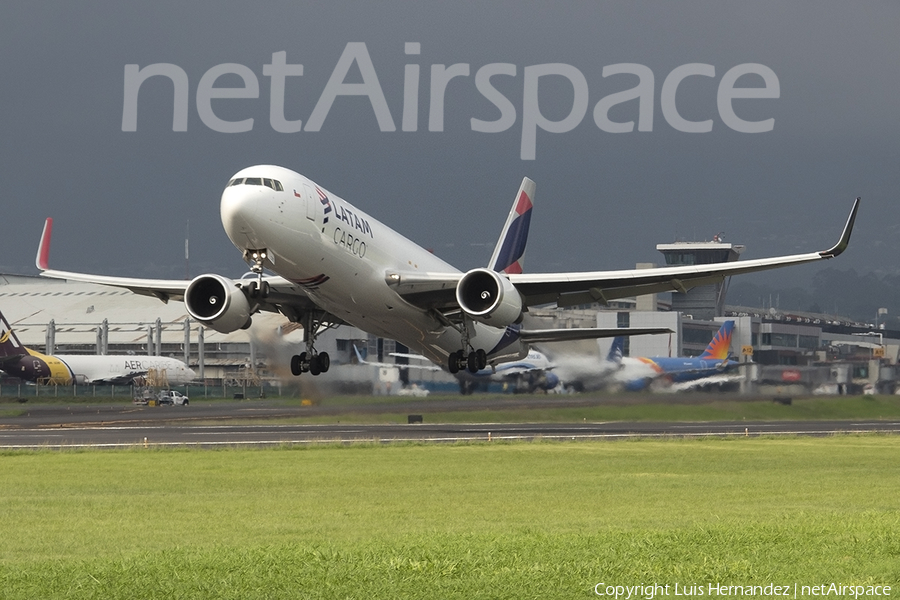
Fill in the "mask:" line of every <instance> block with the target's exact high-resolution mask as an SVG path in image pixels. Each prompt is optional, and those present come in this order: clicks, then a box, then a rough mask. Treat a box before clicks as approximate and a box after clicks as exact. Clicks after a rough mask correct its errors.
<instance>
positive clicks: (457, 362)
mask: <svg viewBox="0 0 900 600" xmlns="http://www.w3.org/2000/svg"><path fill="white" fill-rule="evenodd" d="M486 366H487V353H486V352H485V351H484V350H480V349H479V350H474V351H472V352H469V353H468V354H466V353H465V352H464V351H463V350H457V351H456V352H452V353H451V354H450V359H449V361H448V364H447V368H448V370H449V371H450V372H451V373H453V374H454V375H455V374H456V373H459V372H460V371H462V370H463V369H465V370H467V371H469V373H477V372H478V371H480V370H481V369H483V368H485V367H486Z"/></svg>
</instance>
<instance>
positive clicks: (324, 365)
mask: <svg viewBox="0 0 900 600" xmlns="http://www.w3.org/2000/svg"><path fill="white" fill-rule="evenodd" d="M320 324H321V321H320V320H319V319H317V318H316V317H315V315H314V314H313V313H311V312H310V313H307V314H306V315H305V317H304V319H303V329H304V330H305V332H306V352H301V353H300V354H295V355H294V356H292V357H291V374H292V375H294V376H295V377H296V376H297V375H300V374H302V373H310V374H312V375H319V374H320V373H327V372H328V368H329V367H330V366H331V358H330V357H329V356H328V353H327V352H316V348H315V344H316V337H317V336H318V331H319V325H320Z"/></svg>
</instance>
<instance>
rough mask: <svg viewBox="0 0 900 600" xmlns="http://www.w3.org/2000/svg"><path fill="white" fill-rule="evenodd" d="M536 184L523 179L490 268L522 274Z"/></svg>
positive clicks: (492, 257)
mask: <svg viewBox="0 0 900 600" xmlns="http://www.w3.org/2000/svg"><path fill="white" fill-rule="evenodd" d="M534 190H535V183H534V182H533V181H532V180H530V179H528V178H527V177H525V178H523V179H522V185H520V186H519V192H518V193H517V194H516V199H515V201H514V202H513V205H512V208H511V209H510V210H509V215H508V216H507V217H506V224H505V225H504V226H503V231H502V232H501V233H500V239H499V240H497V246H496V247H495V248H494V254H493V255H492V256H491V262H490V264H489V265H488V268H489V269H491V270H492V271H497V272H503V273H509V274H512V273H521V272H522V263H523V258H524V256H525V243H526V242H527V241H528V228H529V226H530V225H531V209H532V207H533V205H532V201H533V200H534Z"/></svg>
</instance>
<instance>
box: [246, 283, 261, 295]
mask: <svg viewBox="0 0 900 600" xmlns="http://www.w3.org/2000/svg"><path fill="white" fill-rule="evenodd" d="M247 295H248V296H249V297H251V298H256V297H257V296H259V287H257V285H256V282H255V281H251V282H250V283H249V284H248V285H247Z"/></svg>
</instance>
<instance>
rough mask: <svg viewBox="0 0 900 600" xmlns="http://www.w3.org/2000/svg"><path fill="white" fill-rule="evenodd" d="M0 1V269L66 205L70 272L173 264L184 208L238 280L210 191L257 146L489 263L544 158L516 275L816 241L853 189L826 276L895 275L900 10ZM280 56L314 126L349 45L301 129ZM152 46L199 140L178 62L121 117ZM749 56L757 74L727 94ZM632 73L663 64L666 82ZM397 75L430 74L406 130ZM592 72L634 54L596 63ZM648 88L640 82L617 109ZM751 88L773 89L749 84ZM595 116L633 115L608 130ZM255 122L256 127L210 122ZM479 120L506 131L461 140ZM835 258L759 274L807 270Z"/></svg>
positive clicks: (25, 261) (59, 228)
mask: <svg viewBox="0 0 900 600" xmlns="http://www.w3.org/2000/svg"><path fill="white" fill-rule="evenodd" d="M0 17H2V18H0V65H2V66H0V68H2V74H3V85H2V88H0V98H2V103H0V106H2V108H3V112H2V114H0V172H2V181H3V183H4V189H3V195H4V198H3V201H2V207H3V211H2V222H3V224H4V227H3V231H4V235H3V239H2V246H0V247H2V252H0V271H2V272H8V273H9V272H12V273H36V269H35V268H34V254H35V250H36V247H37V242H38V238H39V234H40V230H41V227H42V224H43V220H44V219H45V218H46V217H48V216H52V217H54V220H55V228H54V237H53V247H52V252H51V265H52V266H53V267H54V268H59V269H67V270H80V271H87V272H95V273H102V274H115V275H128V274H130V275H135V276H146V277H176V278H180V277H183V276H184V275H185V267H186V266H185V260H184V238H185V233H186V229H187V223H188V221H189V222H190V248H191V257H190V265H189V269H190V274H191V275H192V276H193V275H197V274H199V273H201V272H206V271H217V272H221V273H223V274H226V275H232V276H238V275H240V274H241V273H243V272H244V271H245V270H246V269H245V267H244V263H243V262H242V261H241V260H240V255H239V252H238V251H237V250H236V249H235V248H234V247H233V246H232V245H231V243H230V242H229V240H228V238H227V237H226V236H225V234H224V232H223V230H222V228H221V222H220V220H219V209H218V202H219V196H220V194H221V190H222V188H223V186H224V185H225V183H226V182H227V181H228V180H229V178H230V176H231V175H232V174H233V173H235V172H236V171H238V170H239V169H241V168H243V167H245V166H248V165H252V164H261V163H271V164H278V165H282V166H285V167H288V168H291V169H294V170H296V171H299V172H301V173H303V174H304V175H307V176H308V177H310V178H312V179H313V180H315V181H316V182H317V183H319V184H321V185H322V186H323V187H325V188H327V189H329V190H330V191H331V192H333V193H335V194H337V195H339V196H341V197H343V198H344V199H345V200H347V201H349V202H351V203H353V204H356V205H357V206H358V207H360V208H361V209H363V210H364V211H366V212H368V213H369V214H371V215H372V216H374V217H375V218H377V219H379V220H381V221H382V222H384V223H386V224H388V225H390V226H392V227H393V228H395V229H396V230H398V231H400V232H401V233H403V234H404V235H406V236H407V237H409V238H411V239H412V240H414V241H416V242H418V243H420V244H421V245H423V246H426V247H428V248H432V249H433V250H434V251H435V252H436V253H437V254H439V255H440V256H442V257H443V258H445V259H446V260H448V261H449V262H451V263H453V264H455V265H457V266H458V267H460V268H463V269H465V268H472V267H476V266H483V265H484V264H485V263H486V262H487V260H488V258H489V256H490V253H491V249H492V247H493V244H494V242H495V239H496V237H497V235H498V233H499V230H500V228H501V226H502V223H503V220H504V218H505V215H506V213H507V211H508V210H509V205H510V204H511V202H512V200H513V196H514V194H515V192H516V189H517V187H518V185H519V183H520V181H521V179H522V177H523V176H528V177H530V178H532V179H534V180H535V181H536V182H537V194H536V202H535V213H534V217H533V220H532V226H531V235H530V237H529V245H528V251H527V254H526V260H525V269H526V270H528V271H532V272H538V271H570V270H593V269H607V268H609V269H612V268H630V267H632V266H633V265H634V263H635V262H656V261H659V260H660V258H661V256H660V255H659V254H658V253H657V252H656V250H655V246H656V244H657V243H663V242H672V241H675V240H708V239H711V238H712V236H713V235H714V234H716V233H719V232H724V237H725V239H726V241H731V242H734V243H741V244H745V245H746V246H747V251H746V253H745V254H744V256H745V257H749V258H758V257H763V256H769V255H776V254H784V253H795V252H807V251H814V250H821V249H824V248H827V247H829V246H830V245H831V244H832V243H833V242H835V241H836V239H837V236H838V235H839V233H840V229H841V227H842V225H843V223H844V220H845V218H846V215H847V213H848V211H849V209H850V206H851V202H852V199H853V198H855V197H856V196H862V197H863V205H862V208H861V211H860V216H859V219H858V221H857V226H856V230H855V232H854V237H853V241H852V243H851V245H850V249H849V250H848V252H847V253H846V254H845V255H844V256H842V257H840V258H838V259H836V260H835V261H833V262H830V263H828V266H834V267H837V268H851V267H852V268H855V269H857V270H860V271H864V272H868V271H876V272H878V273H894V272H896V271H897V264H898V260H897V257H898V256H900V236H898V228H900V203H898V190H900V152H898V147H900V131H898V130H900V35H898V31H900V3H897V2H888V1H884V2H856V3H846V2H826V3H822V2H816V3H812V2H782V1H777V2H720V1H710V2H699V1H693V0H691V1H687V2H678V3H661V2H649V1H648V2H641V1H637V2H635V1H629V2H598V1H595V0H592V1H586V2H564V3H547V2H520V1H516V2H445V3H426V2H412V1H387V2H347V1H332V2H316V3H313V2H296V1H294V2H266V1H255V2H252V3H251V2H246V3H244V2H193V3H184V2H180V1H179V2H175V1H169V0H163V1H156V2H152V3H151V2H146V3H123V2H118V1H116V2H113V1H106V2H104V1H98V0H88V1H85V2H56V3H49V4H48V3H34V2H28V3H26V2H7V3H4V4H3V6H2V8H0ZM408 43H413V44H415V43H418V54H407V52H408V51H411V50H412V49H414V48H415V46H414V45H411V46H408ZM360 48H363V49H364V50H363V52H362V54H364V55H365V56H367V57H368V58H369V59H370V60H371V69H369V71H368V73H369V77H371V73H374V74H375V75H376V76H377V86H374V87H373V86H372V79H371V78H369V79H367V77H366V73H364V71H366V68H365V65H363V64H362V63H361V62H360V60H358V59H359V57H360V56H361V54H360V51H359V49H360ZM354 49H355V50H354ZM281 52H284V53H285V55H284V56H285V57H286V63H287V64H288V65H303V67H302V68H303V74H302V76H298V75H290V76H288V77H286V83H285V88H284V101H283V114H282V115H275V117H278V116H280V117H281V118H282V121H287V122H288V123H296V122H297V121H300V122H301V124H302V125H303V126H309V125H310V123H311V122H312V121H314V119H311V117H312V116H313V113H314V108H315V107H316V106H317V104H322V97H323V96H327V93H326V88H327V87H328V82H329V79H330V78H332V77H333V76H334V75H335V73H337V75H341V71H340V66H339V65H340V64H341V58H342V56H343V57H344V58H345V60H346V59H348V58H349V57H355V58H354V61H353V63H352V64H351V67H350V69H349V70H348V71H347V72H346V76H345V77H343V79H339V80H336V81H335V84H336V85H337V86H338V87H332V88H331V89H333V90H334V89H337V90H339V91H342V93H340V94H338V95H337V96H336V97H333V102H332V103H331V105H330V108H329V109H328V110H327V111H325V112H323V113H321V115H320V116H324V120H322V119H321V118H320V119H319V121H320V123H319V126H318V127H315V128H311V129H312V130H301V131H294V132H289V133H286V132H282V131H279V130H278V128H279V126H277V125H274V124H273V123H274V121H273V113H280V112H282V111H281V109H280V108H278V107H275V108H273V103H272V102H271V100H272V98H271V97H272V95H273V94H272V85H271V83H272V82H273V81H274V80H275V78H274V77H271V76H270V75H269V74H267V72H266V71H267V69H266V68H265V67H264V65H269V64H271V63H273V55H275V54H277V53H281ZM158 64H167V65H174V66H177V67H178V69H180V70H182V71H183V72H184V73H185V74H186V76H187V80H188V98H187V103H186V104H187V123H186V131H173V115H175V113H176V110H175V108H176V105H177V104H178V103H177V102H176V100H175V99H174V93H173V89H174V86H173V84H172V83H171V81H169V80H168V79H166V78H165V77H162V76H155V77H150V78H147V79H146V80H145V81H144V82H143V84H142V85H141V87H140V88H139V94H138V96H137V103H136V106H137V119H136V125H135V127H134V129H135V130H134V131H123V127H124V128H125V129H128V127H126V126H124V125H123V115H124V114H125V113H126V112H127V102H126V100H127V97H126V93H125V87H126V86H125V82H126V65H137V67H136V68H139V69H143V68H146V67H148V66H149V65H158ZM229 64H230V65H238V66H240V67H241V68H242V69H243V71H244V72H250V73H252V75H251V77H250V79H252V80H255V81H256V83H257V84H258V92H257V93H256V94H255V97H252V96H253V94H249V95H250V96H251V97H245V98H213V99H212V100H208V101H207V102H208V105H209V107H210V109H209V111H207V112H208V114H206V115H204V114H203V113H202V111H200V110H198V96H200V97H201V99H202V97H203V96H204V95H205V96H208V95H209V94H210V92H209V90H210V87H211V86H210V85H206V86H203V85H202V79H203V77H204V74H206V73H207V72H209V71H210V70H211V69H214V68H215V67H217V66H219V65H229ZM623 64H625V65H631V66H627V67H613V66H615V65H623ZM748 64H750V65H757V66H756V67H752V68H751V70H752V72H750V73H749V74H745V75H744V76H742V77H740V78H738V79H737V80H736V82H732V84H730V87H729V84H728V83H727V82H725V83H724V84H723V79H724V78H725V76H726V74H727V73H728V72H729V71H731V69H733V68H735V67H739V66H740V65H748ZM434 65H443V67H445V68H443V67H440V66H439V67H437V68H435V67H433V66H434ZM453 65H459V66H456V67H454V66H453ZM463 65H467V66H465V67H464V66H463ZM541 65H547V66H545V67H541ZM634 65H637V66H639V67H643V68H645V71H642V72H645V73H646V72H650V73H652V76H653V77H652V82H650V86H651V87H649V88H647V87H646V86H647V84H648V81H646V80H644V79H639V77H638V75H637V74H631V73H634V72H635V70H636V69H638V67H635V66H634ZM685 65H687V66H685ZM692 65H693V66H692ZM698 65H699V66H698ZM408 66H412V67H409V69H410V70H414V69H413V67H415V68H417V69H418V72H419V85H418V87H417V88H410V89H417V92H416V94H415V96H414V97H417V98H418V103H417V106H418V114H417V119H415V120H407V119H411V117H410V116H409V114H408V112H409V110H410V107H409V106H406V104H408V102H405V101H404V98H405V97H404V81H405V79H404V77H405V75H404V74H405V73H406V72H407V70H408ZM604 67H613V68H612V69H611V70H610V71H615V70H616V69H617V68H618V69H620V70H621V69H622V68H624V69H625V70H626V71H627V72H626V73H623V74H613V73H612V72H610V73H609V74H608V76H607V77H604V76H603V71H604ZM169 68H171V67H169ZM291 68H294V69H296V67H291ZM482 68H485V71H484V73H482V74H484V75H487V74H489V73H490V72H493V71H496V72H497V73H498V74H494V75H493V77H491V78H490V79H487V81H488V82H489V83H490V85H491V87H492V91H493V95H491V93H484V91H483V90H484V89H488V91H489V92H490V91H491V89H490V88H485V87H479V86H478V85H477V84H478V77H477V74H478V73H479V70H480V69H482ZM221 69H222V71H223V72H226V74H225V75H222V76H221V77H218V78H215V77H214V75H215V73H216V71H212V74H211V75H209V76H208V77H213V79H211V81H212V84H214V85H213V86H212V87H214V88H226V89H227V88H230V89H232V90H233V89H235V88H239V87H243V81H245V80H246V79H245V80H242V79H241V77H240V76H239V75H238V74H237V73H238V72H239V71H240V70H241V69H237V68H235V67H233V66H232V67H221ZM454 69H455V70H454ZM753 69H755V70H753ZM435 72H436V73H438V74H440V73H444V74H445V75H446V74H452V73H460V74H459V75H458V76H456V77H453V78H451V79H449V80H448V81H447V82H446V83H447V84H446V87H445V88H444V89H443V117H442V119H440V118H439V117H440V114H439V112H437V111H438V108H439V105H440V103H439V102H436V100H435V98H433V97H432V96H434V94H433V91H434V89H435V86H434V82H433V81H432V74H433V73H435ZM543 72H546V73H549V74H547V75H544V76H542V77H537V75H538V74H540V73H543ZM763 72H765V73H770V74H771V75H773V76H774V78H775V82H776V85H775V87H773V86H772V85H771V84H772V81H771V80H766V79H765V78H764V76H763V74H762V73H763ZM462 73H468V75H465V74H462ZM685 73H687V75H686V76H683V78H679V77H681V75H679V74H682V75H683V74H685ZM567 74H568V75H567ZM579 77H580V80H579ZM529 80H530V81H531V82H532V84H533V85H532V86H531V87H530V88H529ZM639 81H643V82H644V83H643V85H644V86H645V87H644V88H643V89H644V91H646V90H647V89H649V90H650V91H651V95H650V96H647V95H646V94H645V96H644V97H643V98H641V99H638V98H634V99H631V100H627V101H625V96H618V97H614V98H613V99H610V100H606V101H604V98H607V97H609V96H610V95H612V94H616V93H619V92H627V91H628V90H632V89H634V88H636V86H638V82H639ZM580 82H582V83H583V84H586V87H583V86H582V87H579V86H580V85H582V83H580ZM407 83H410V82H409V81H407ZM352 84H358V85H357V87H356V88H353V87H352ZM666 84H669V85H668V91H669V93H670V97H669V100H668V105H667V100H666V98H665V90H666V88H667V85H666ZM341 86H343V87H341ZM365 86H368V87H365ZM535 86H537V87H536V89H537V91H534V90H535ZM766 86H768V87H766ZM361 87H365V89H366V90H368V92H372V90H374V89H376V88H378V89H380V93H381V94H383V98H384V101H385V102H386V107H387V109H386V111H385V109H383V108H381V109H379V107H378V104H379V102H378V98H376V97H375V95H374V94H371V93H370V94H369V95H355V96H353V95H348V94H347V93H345V92H347V91H349V90H351V89H360V88H361ZM201 88H204V89H206V90H207V91H206V92H202V91H201V92H200V93H198V91H200V90H201ZM731 88H734V90H735V92H736V93H737V94H738V95H735V96H734V98H733V99H731V100H728V99H727V98H726V103H725V106H726V113H727V112H728V109H729V107H730V111H731V113H732V115H733V117H737V119H739V121H737V122H738V123H749V124H751V126H755V127H761V128H765V127H766V125H765V123H770V125H769V126H768V128H769V129H770V130H768V131H762V132H759V133H747V132H743V131H738V130H736V129H735V128H734V127H733V126H730V125H729V123H730V124H731V125H734V123H735V122H736V121H735V120H734V118H733V117H732V118H731V120H729V116H728V115H727V114H725V115H723V113H722V110H723V109H722V102H721V100H722V93H723V90H724V91H725V92H726V95H727V92H728V89H731ZM744 88H759V89H758V90H757V93H758V95H760V96H764V97H757V98H741V97H740V95H739V94H741V93H742V92H741V91H740V90H741V89H744ZM529 90H531V91H529ZM251 91H252V90H251ZM673 91H674V99H673V98H672V97H671V94H672V92H673ZM216 93H218V92H212V94H213V95H215V94H216ZM743 93H744V94H746V92H743ZM775 94H777V97H773V95H775ZM276 95H277V94H276ZM766 96H767V97H766ZM491 98H493V100H492V99H491ZM498 98H499V100H498ZM503 99H505V100H503ZM648 99H649V100H648ZM407 100H408V98H407ZM585 100H586V104H585ZM504 102H505V104H504ZM276 104H277V103H276ZM180 106H182V107H183V106H184V103H181V104H180ZM642 109H644V111H645V112H644V113H643V114H642V113H641V111H642ZM321 110H323V111H324V110H325V106H323V107H321ZM379 110H380V111H381V112H380V113H379ZM648 110H652V113H650V112H647V111H648ZM210 114H211V115H214V118H215V119H218V120H219V121H218V122H219V123H220V125H217V124H216V122H215V121H214V120H211V119H210V118H209V115H210ZM385 115H387V117H388V118H387V119H385V118H384V117H385ZM598 115H599V117H600V121H601V122H604V123H613V124H615V123H619V124H621V123H626V124H627V123H633V126H632V130H631V131H630V132H623V133H612V132H609V131H605V130H603V129H602V128H601V127H600V126H599V125H598V123H597V119H596V117H597V116H598ZM651 116H652V121H651V119H650V117H651ZM248 119H252V120H253V121H252V126H251V127H250V128H249V131H243V132H238V133H223V132H222V131H221V129H223V126H222V125H221V123H226V124H227V123H240V122H245V123H248V121H247V120H248ZM473 119H474V120H476V121H477V122H478V123H482V124H487V125H486V127H487V128H491V127H492V128H493V130H494V131H493V132H484V131H476V130H473ZM604 119H605V120H604ZM679 119H680V120H679ZM275 121H277V119H275ZM435 123H439V124H440V127H436V126H435ZM410 124H412V126H410ZM754 124H755V125H754ZM184 128H185V127H182V129H184ZM391 128H393V130H392V131H391V130H390V129H391ZM606 128H607V129H609V128H610V126H609V125H607V126H606ZM686 128H687V129H690V128H699V129H708V131H702V132H688V131H684V129H686ZM315 129H317V130H315ZM410 129H414V130H410ZM435 129H442V130H435ZM529 139H530V140H532V141H531V142H529V141H528V140H529ZM529 148H531V150H533V155H534V158H533V159H531V158H530V156H526V155H527V154H529V150H528V149H529ZM819 268H822V267H821V266H809V267H799V268H794V269H788V270H786V271H782V272H780V273H779V274H777V275H775V274H766V275H765V276H764V277H767V278H771V279H772V280H773V281H779V279H778V278H779V277H780V278H781V279H780V280H781V281H802V280H803V279H805V278H808V277H809V276H811V274H812V273H814V272H815V271H816V270H818V269H819ZM754 277H763V276H761V275H756V276H754Z"/></svg>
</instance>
